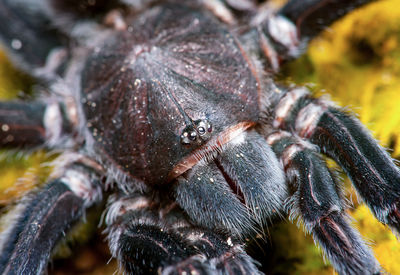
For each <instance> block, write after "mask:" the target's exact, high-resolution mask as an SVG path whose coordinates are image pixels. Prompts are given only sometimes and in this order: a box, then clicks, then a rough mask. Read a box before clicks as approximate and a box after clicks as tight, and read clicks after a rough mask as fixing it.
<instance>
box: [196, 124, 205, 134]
mask: <svg viewBox="0 0 400 275" xmlns="http://www.w3.org/2000/svg"><path fill="white" fill-rule="evenodd" d="M197 131H198V132H199V134H200V135H201V136H202V135H204V134H205V132H206V129H204V127H202V126H200V127H199V128H197Z"/></svg>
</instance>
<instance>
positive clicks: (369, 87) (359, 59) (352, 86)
mask: <svg viewBox="0 0 400 275" xmlns="http://www.w3.org/2000/svg"><path fill="white" fill-rule="evenodd" d="M399 22H400V8H399V2H398V0H384V1H377V2H376V3H373V4H370V5H368V6H366V7H365V8H362V9H359V10H357V11H355V12H353V13H352V14H351V15H350V16H347V17H345V18H344V20H341V21H339V22H337V23H336V24H334V25H333V27H332V28H331V29H329V30H328V31H326V32H325V33H324V34H323V35H321V36H320V37H319V38H317V39H315V40H314V41H313V42H312V43H311V45H310V47H309V49H308V52H307V56H305V57H303V58H302V59H301V60H300V61H298V62H295V63H294V64H291V65H290V70H289V71H290V73H291V76H292V77H293V78H294V79H295V81H296V82H302V83H308V82H312V83H318V85H319V87H321V88H323V89H326V90H328V92H329V93H330V94H331V97H332V99H333V100H334V101H336V102H338V103H339V104H340V105H342V106H350V107H351V108H352V109H353V111H355V112H357V113H358V114H359V115H360V120H361V121H362V122H363V123H364V124H365V125H367V126H368V127H369V129H371V130H372V131H373V133H374V135H375V137H376V138H377V139H378V140H379V141H380V142H381V144H382V145H383V146H385V147H391V148H392V149H394V153H393V155H394V156H400V107H399V102H400V92H399V91H400V77H399V76H400V47H399V45H400V23H399ZM307 63H308V65H309V66H311V69H309V70H307V71H306V72H304V71H303V70H304V66H300V67H297V66H299V64H301V65H304V64H307ZM293 72H295V74H294V75H293ZM296 72H297V73H296ZM321 93H323V92H317V94H321Z"/></svg>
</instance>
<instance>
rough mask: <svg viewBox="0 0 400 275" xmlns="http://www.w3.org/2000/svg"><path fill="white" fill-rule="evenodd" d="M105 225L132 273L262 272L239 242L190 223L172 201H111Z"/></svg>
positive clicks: (113, 248) (140, 197) (114, 251)
mask: <svg viewBox="0 0 400 275" xmlns="http://www.w3.org/2000/svg"><path fill="white" fill-rule="evenodd" d="M106 223H107V224H108V226H109V229H108V231H109V236H108V239H109V244H110V249H111V251H112V254H113V256H114V257H116V258H117V259H118V260H119V262H120V265H121V267H122V268H123V269H124V271H125V272H127V273H128V274H183V272H186V273H187V274H216V273H218V274H259V271H258V270H257V268H256V267H255V266H254V263H253V260H252V259H251V258H250V257H249V256H248V255H247V254H246V253H245V252H244V250H243V248H242V245H241V244H240V243H239V242H238V241H237V240H235V239H233V238H231V237H229V236H226V235H224V234H221V233H215V232H213V231H210V230H208V229H204V228H200V227H195V226H193V225H191V224H190V223H189V222H188V217H187V216H186V215H185V214H184V212H183V211H182V210H181V209H180V208H179V207H178V206H177V205H176V204H175V203H172V202H171V204H167V205H163V206H159V205H157V203H156V200H155V199H154V198H150V197H147V196H144V195H139V194H134V195H130V196H126V195H125V196H120V197H113V199H112V202H111V204H110V207H109V211H108V214H107V218H106Z"/></svg>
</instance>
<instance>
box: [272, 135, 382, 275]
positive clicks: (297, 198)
mask: <svg viewBox="0 0 400 275" xmlns="http://www.w3.org/2000/svg"><path fill="white" fill-rule="evenodd" d="M268 141H269V143H270V144H271V145H272V146H273V149H274V151H275V152H276V153H277V155H278V156H279V157H280V158H281V160H282V162H283V164H284V167H285V172H286V175H287V178H288V181H289V184H290V187H291V189H292V192H293V195H292V197H291V198H290V200H289V201H288V205H287V207H288V209H289V213H290V217H291V219H293V220H294V219H296V218H300V220H301V222H302V223H303V225H304V227H305V230H306V231H308V232H310V233H311V234H312V236H313V238H314V240H315V241H316V242H317V243H318V244H319V245H320V246H321V248H322V249H323V251H324V253H325V254H326V255H327V257H328V258H329V260H330V261H331V263H332V265H333V266H334V267H335V269H336V270H337V271H338V272H339V273H340V274H378V273H379V272H380V266H379V263H378V261H377V260H376V259H375V257H374V255H373V253H372V250H371V249H370V248H369V247H368V246H366V245H365V243H364V242H363V240H362V238H361V236H360V234H359V233H358V232H357V231H356V230H354V229H353V228H352V227H351V226H350V223H349V217H348V216H347V214H346V213H345V209H344V203H343V201H342V200H341V198H340V197H339V195H338V188H337V186H336V184H335V181H334V178H333V176H332V174H331V173H330V171H329V170H328V168H327V167H326V163H325V162H324V161H323V160H322V159H321V158H320V156H319V155H318V153H317V152H316V151H315V150H314V148H313V146H312V145H311V144H307V143H306V142H304V141H301V140H300V139H298V138H295V137H294V136H293V135H291V134H290V133H288V132H282V131H281V132H276V133H274V134H272V135H270V136H269V137H268Z"/></svg>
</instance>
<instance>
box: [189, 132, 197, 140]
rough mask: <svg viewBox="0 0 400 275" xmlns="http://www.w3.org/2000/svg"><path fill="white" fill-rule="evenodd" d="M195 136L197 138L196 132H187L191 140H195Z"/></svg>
mask: <svg viewBox="0 0 400 275" xmlns="http://www.w3.org/2000/svg"><path fill="white" fill-rule="evenodd" d="M196 138H197V133H196V132H195V131H193V132H190V134H189V139H190V140H191V141H194V140H196Z"/></svg>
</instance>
